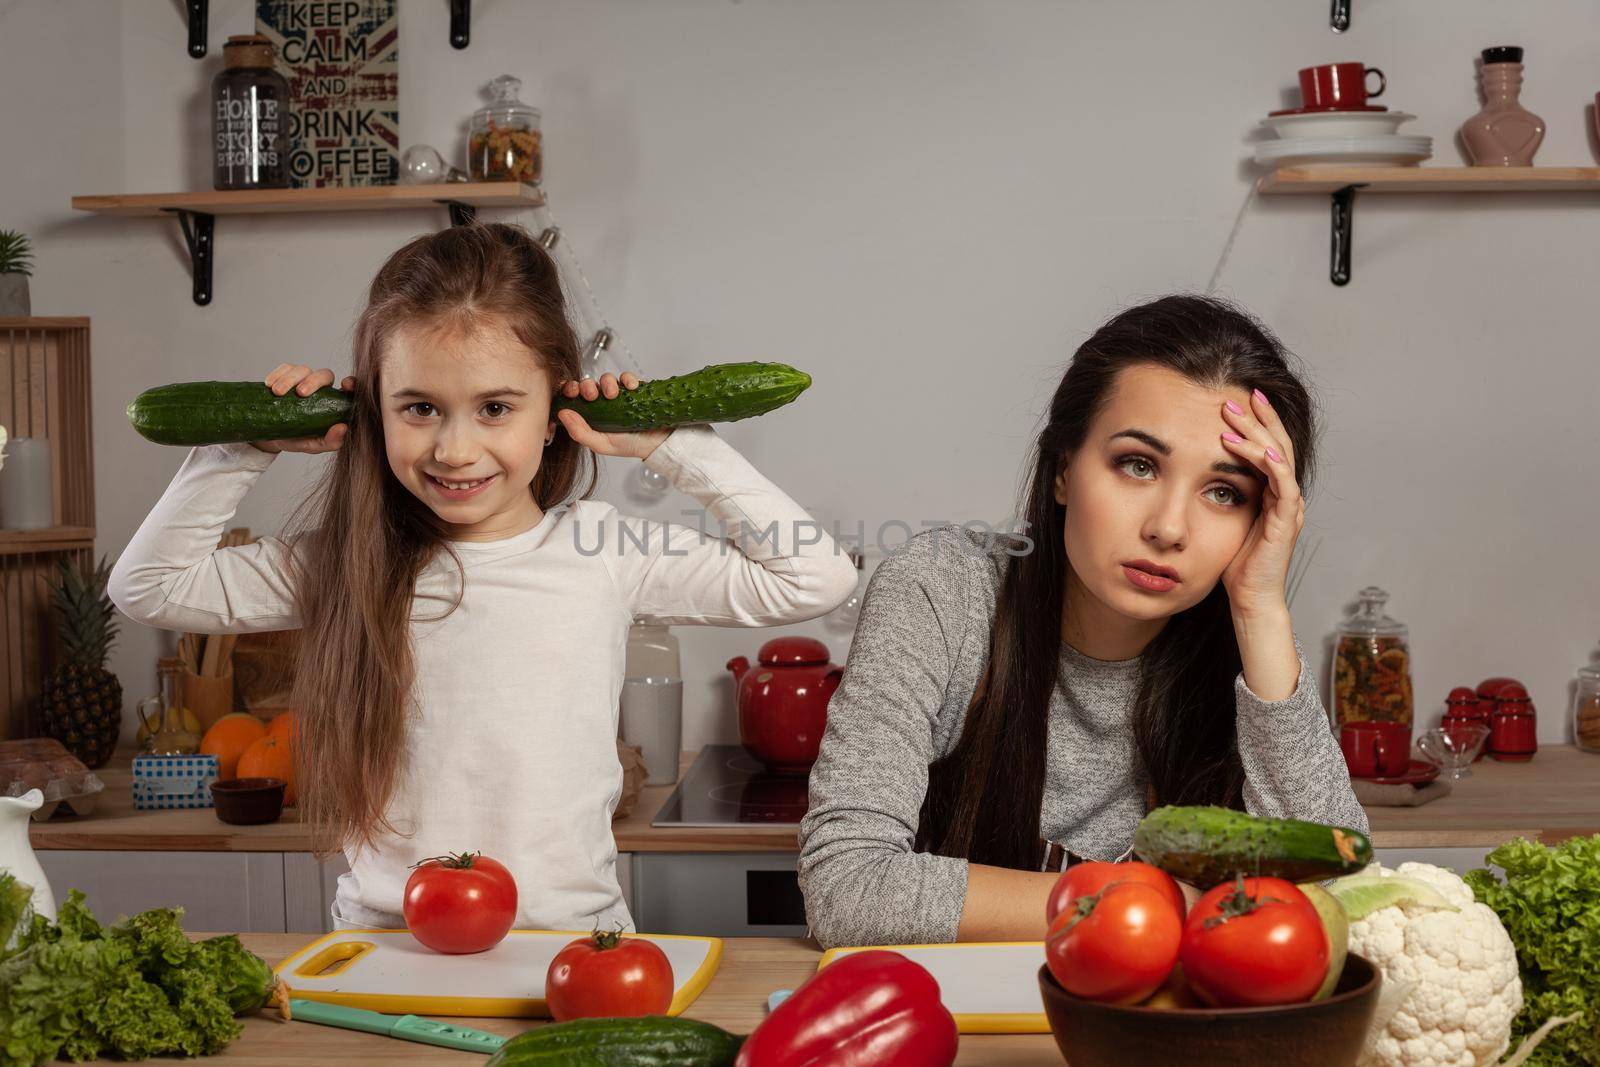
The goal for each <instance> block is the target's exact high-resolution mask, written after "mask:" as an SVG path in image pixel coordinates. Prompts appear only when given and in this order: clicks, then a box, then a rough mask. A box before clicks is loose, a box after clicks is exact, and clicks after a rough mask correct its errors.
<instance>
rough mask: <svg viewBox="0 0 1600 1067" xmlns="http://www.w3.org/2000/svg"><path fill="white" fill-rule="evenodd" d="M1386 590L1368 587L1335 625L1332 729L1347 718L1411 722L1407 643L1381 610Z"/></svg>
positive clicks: (1399, 626) (1401, 627)
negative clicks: (1352, 607)
mask: <svg viewBox="0 0 1600 1067" xmlns="http://www.w3.org/2000/svg"><path fill="white" fill-rule="evenodd" d="M1388 599H1389V594H1388V593H1386V592H1384V591H1383V590H1382V589H1380V588H1378V587H1377V586H1375V585H1369V586H1367V588H1365V589H1363V590H1361V592H1359V593H1357V594H1356V609H1355V611H1354V612H1352V613H1351V614H1350V615H1348V616H1347V617H1346V618H1345V619H1344V620H1342V621H1341V622H1340V623H1339V627H1338V630H1337V638H1336V641H1335V645H1334V653H1333V708H1332V714H1333V728H1334V730H1335V731H1336V732H1337V731H1338V729H1339V728H1340V727H1341V726H1343V725H1344V724H1345V723H1347V722H1393V723H1400V724H1403V725H1404V726H1405V727H1406V728H1407V729H1409V728H1410V727H1411V724H1412V721H1411V720H1412V708H1413V703H1412V694H1411V642H1410V635H1409V633H1408V631H1407V630H1406V627H1405V625H1404V624H1403V623H1399V622H1396V621H1395V620H1394V619H1391V618H1390V617H1389V616H1388V615H1386V614H1384V610H1383V605H1384V604H1385V603H1386V602H1387V601H1388Z"/></svg>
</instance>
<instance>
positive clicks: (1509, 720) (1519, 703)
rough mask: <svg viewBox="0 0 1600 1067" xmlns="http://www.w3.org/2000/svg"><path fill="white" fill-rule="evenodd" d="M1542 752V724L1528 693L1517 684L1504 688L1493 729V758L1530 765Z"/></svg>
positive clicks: (1491, 747) (1495, 712)
mask: <svg viewBox="0 0 1600 1067" xmlns="http://www.w3.org/2000/svg"><path fill="white" fill-rule="evenodd" d="M1538 750H1539V731H1538V720H1537V718H1536V716H1535V714H1534V710H1533V701H1531V700H1529V699H1528V691H1527V690H1526V689H1524V688H1523V687H1522V686H1520V685H1518V684H1517V683H1516V682H1512V683H1511V684H1509V685H1506V686H1502V687H1501V689H1500V694H1499V700H1498V705H1497V706H1496V708H1495V710H1494V719H1493V721H1492V722H1491V723H1490V726H1489V755H1491V756H1493V757H1494V758H1495V759H1497V760H1500V761H1502V762H1505V763H1526V762H1528V761H1529V760H1531V759H1532V758H1533V754H1534V753H1535V752H1537V751H1538Z"/></svg>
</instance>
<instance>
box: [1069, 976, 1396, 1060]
mask: <svg viewBox="0 0 1600 1067" xmlns="http://www.w3.org/2000/svg"><path fill="white" fill-rule="evenodd" d="M1382 983H1383V976H1382V975H1381V974H1380V973H1379V972H1378V969H1377V968H1376V967H1374V966H1373V965H1372V964H1370V963H1368V962H1367V961H1366V960H1364V959H1362V958H1361V957H1360V956H1356V955H1350V956H1347V957H1345V963H1344V970H1343V971H1342V972H1341V973H1340V975H1339V982H1338V984H1337V985H1335V986H1334V987H1333V995H1332V996H1330V997H1329V998H1328V999H1327V1000H1317V1001H1308V1002H1306V1003H1304V1004H1280V1005H1278V1006H1276V1007H1271V1008H1178V1009H1173V1010H1170V1011H1169V1010H1163V1009H1160V1008H1141V1007H1138V1006H1137V1005H1133V1006H1124V1005H1119V1004H1103V1003H1101V1002H1099V1001H1094V1000H1084V999H1082V998H1081V997H1075V996H1073V995H1072V994H1070V993H1068V992H1067V991H1066V990H1064V989H1062V988H1061V986H1060V985H1059V984H1058V983H1057V982H1056V979H1055V976H1054V975H1053V974H1051V973H1050V968H1049V967H1040V968H1039V991H1040V993H1041V994H1042V995H1043V997H1044V1014H1045V1017H1046V1018H1047V1019H1048V1020H1049V1021H1050V1030H1051V1032H1052V1033H1054V1034H1055V1035H1056V1047H1058V1048H1059V1049H1061V1054H1062V1055H1063V1056H1065V1057H1066V1058H1067V1060H1068V1061H1069V1062H1070V1063H1071V1064H1072V1067H1127V1065H1128V1064H1130V1063H1148V1064H1157V1063H1182V1064H1184V1065H1185V1067H1239V1065H1240V1064H1245V1063H1270V1064H1272V1065H1273V1067H1351V1065H1352V1064H1354V1063H1355V1062H1356V1060H1358V1059H1360V1057H1361V1048H1362V1046H1363V1044H1365V1042H1366V1037H1367V1027H1368V1026H1370V1025H1371V1023H1372V1014H1373V1012H1374V1011H1375V1010H1376V1009H1377V1007H1378V987H1379V986H1380V985H1382Z"/></svg>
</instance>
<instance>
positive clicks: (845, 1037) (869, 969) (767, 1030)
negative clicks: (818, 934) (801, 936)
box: [734, 949, 958, 1067]
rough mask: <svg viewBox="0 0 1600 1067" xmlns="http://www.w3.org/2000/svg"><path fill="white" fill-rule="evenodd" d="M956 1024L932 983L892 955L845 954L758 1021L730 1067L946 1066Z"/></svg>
mask: <svg viewBox="0 0 1600 1067" xmlns="http://www.w3.org/2000/svg"><path fill="white" fill-rule="evenodd" d="M957 1040H958V1038H957V1035H956V1021H955V1019H954V1018H953V1017H952V1016H951V1014H950V1012H949V1011H948V1010H946V1008H945V1006H944V1004H943V1003H941V1002H940V1000H939V983H938V982H937V981H935V980H934V977H933V975H931V974H929V973H928V971H927V969H926V968H924V967H922V966H921V965H920V964H917V963H913V962H912V961H911V960H909V959H907V958H906V957H904V956H902V955H901V954H900V953H898V952H888V951H885V950H882V949H874V950H871V951H868V952H852V953H850V954H849V955H845V956H841V957H839V959H838V960H836V961H835V962H833V963H831V964H829V965H828V966H826V967H824V968H822V970H820V971H818V972H817V973H816V974H814V975H812V976H811V977H810V978H809V979H807V980H806V982H805V984H804V985H802V986H801V987H800V988H799V989H796V990H795V991H794V993H793V994H792V995H791V996H790V997H789V999H788V1000H786V1001H784V1002H783V1003H782V1004H779V1005H778V1007H777V1009H776V1010H775V1011H773V1012H772V1014H771V1015H768V1016H767V1017H766V1019H764V1020H762V1022H761V1025H760V1026H757V1027H756V1028H755V1032H754V1033H752V1034H751V1035H750V1036H749V1038H748V1039H746V1041H745V1043H744V1047H743V1048H741V1049H740V1050H739V1058H738V1059H737V1060H735V1061H734V1067H802V1065H803V1067H950V1064H952V1063H954V1062H955V1058H956V1042H957Z"/></svg>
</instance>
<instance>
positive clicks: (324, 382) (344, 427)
mask: <svg viewBox="0 0 1600 1067" xmlns="http://www.w3.org/2000/svg"><path fill="white" fill-rule="evenodd" d="M266 383H267V388H268V389H271V390H272V395H273V396H287V395H288V394H289V393H290V392H291V391H293V392H294V394H295V395H296V396H310V395H311V394H312V393H314V392H316V391H317V390H318V389H323V388H326V387H327V386H330V385H332V384H333V371H331V370H328V369H327V368H323V369H322V370H319V371H313V370H312V369H311V368H310V367H307V366H305V365H304V364H301V363H280V364H278V365H277V367H275V368H273V371H272V373H270V374H268V375H267V377H266ZM355 387H356V380H355V379H354V378H348V377H347V378H345V380H344V381H342V382H340V383H339V388H340V389H341V390H342V391H344V392H346V393H348V392H351V391H352V390H354V389H355ZM349 432H350V425H349V424H348V423H343V422H338V423H334V424H333V425H332V426H330V427H328V431H327V432H326V433H324V434H322V435H321V436H312V437H285V438H280V439H278V440H276V441H251V442H250V443H251V444H252V445H254V446H255V447H256V448H259V449H260V450H261V451H263V452H306V453H309V454H311V455H316V454H317V453H319V452H332V451H333V450H334V449H336V448H338V447H339V446H340V445H342V444H344V435H345V434H347V433H349Z"/></svg>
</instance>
